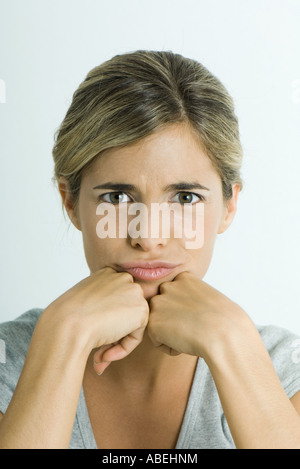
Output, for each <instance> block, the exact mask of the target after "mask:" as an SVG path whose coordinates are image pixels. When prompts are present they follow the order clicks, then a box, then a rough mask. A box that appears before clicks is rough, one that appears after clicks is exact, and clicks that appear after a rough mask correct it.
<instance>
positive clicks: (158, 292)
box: [0, 124, 300, 448]
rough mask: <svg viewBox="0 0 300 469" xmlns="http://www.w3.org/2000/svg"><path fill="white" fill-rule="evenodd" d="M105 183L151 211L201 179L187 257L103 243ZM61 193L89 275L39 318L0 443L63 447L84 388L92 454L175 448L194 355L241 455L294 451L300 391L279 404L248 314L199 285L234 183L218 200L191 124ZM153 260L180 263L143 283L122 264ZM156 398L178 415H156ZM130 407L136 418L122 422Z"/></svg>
mask: <svg viewBox="0 0 300 469" xmlns="http://www.w3.org/2000/svg"><path fill="white" fill-rule="evenodd" d="M108 181H110V182H115V183H120V182H121V183H129V184H133V185H134V186H136V190H135V191H134V192H132V193H131V192H130V193H128V194H126V195H127V196H128V197H129V198H130V199H131V200H133V201H135V202H143V203H144V204H147V206H149V207H151V203H152V202H171V201H173V200H174V198H176V197H177V196H178V191H177V192H176V191H165V190H164V188H165V187H166V186H168V185H169V184H174V183H178V182H182V181H185V182H187V183H190V182H193V183H195V182H198V183H200V184H202V185H204V186H205V187H206V188H208V189H209V190H204V189H201V190H199V189H197V190H193V192H195V193H196V194H198V195H201V196H202V197H204V201H197V203H203V204H204V215H205V216H204V245H203V246H202V247H201V248H199V249H190V250H189V249H186V245H185V241H186V240H185V239H184V238H182V239H178V238H174V237H172V236H170V237H169V238H153V239H151V238H150V237H148V238H131V237H130V236H128V237H127V238H106V239H100V238H99V237H98V236H97V233H96V225H97V222H98V220H99V216H98V215H97V214H96V208H97V206H98V204H99V201H103V196H104V194H107V193H108V192H109V191H108V190H107V189H101V190H100V189H97V190H95V189H93V188H94V187H96V186H97V185H101V184H104V183H106V182H108ZM59 189H60V193H61V196H62V199H63V202H64V205H65V208H66V210H67V212H68V215H69V217H70V219H71V221H72V223H73V224H74V225H75V226H76V228H77V229H79V230H81V232H82V237H83V244H84V249H85V255H86V259H87V263H88V266H89V268H90V271H91V275H90V276H89V277H87V278H86V279H84V280H82V281H81V282H79V283H78V284H77V285H75V286H74V287H73V288H71V289H70V290H68V291H67V292H66V293H64V294H63V295H61V296H60V297H59V298H57V299H56V300H55V301H54V302H53V303H51V304H50V305H49V306H48V308H46V309H45V311H44V313H43V314H42V316H41V318H40V320H39V322H38V324H37V327H36V329H35V332H34V335H33V338H32V342H31V344H30V347H29V351H28V354H27V358H26V361H25V366H24V370H23V372H22V374H21V378H20V381H19V384H18V387H17V389H16V391H15V393H14V396H13V399H12V401H11V404H10V406H9V408H8V410H7V412H6V414H5V416H4V418H3V420H2V421H1V424H0V447H3V448H4V447H37V446H38V447H68V445H69V440H70V435H71V431H72V427H73V422H74V415H75V412H76V406H77V402H78V395H79V392H80V388H81V385H82V383H83V385H84V389H85V394H86V398H87V405H88V409H89V414H90V418H91V422H92V426H93V431H94V434H95V437H96V441H97V442H98V443H99V446H100V447H102V448H105V447H108V448H113V447H123V448H130V447H131V448H137V447H144V448H145V447H147V448H151V447H153V448H155V447H158V446H157V445H158V444H160V445H161V444H163V445H165V446H163V447H165V448H171V447H174V445H175V444H176V434H174V432H173V433H172V429H173V428H174V427H176V428H180V422H181V420H182V417H183V414H184V409H185V404H186V402H187V398H188V395H189V391H190V386H191V383H192V379H193V373H194V371H195V365H196V362H197V359H198V357H202V358H203V359H204V360H205V361H206V363H207V365H208V366H209V369H210V371H211V374H212V376H213V378H214V381H215V383H216V386H217V389H218V393H219V396H220V400H221V404H222V406H223V409H224V412H225V416H226V418H227V421H228V423H229V426H230V430H231V433H232V435H233V438H234V441H235V444H236V446H237V447H238V448H259V447H262V448H282V447H284V448H299V447H300V444H299V442H300V419H299V413H297V410H298V412H300V402H299V400H300V399H299V395H300V394H299V393H297V394H296V395H295V396H294V397H293V399H292V400H291V401H289V399H288V398H287V396H286V395H285V393H284V390H283V389H282V387H281V384H280V382H279V379H278V377H277V376H276V373H275V370H274V368H273V366H272V363H271V360H270V357H269V355H268V353H267V351H266V349H265V347H264V345H263V343H262V341H261V339H260V336H259V334H258V332H257V330H256V328H255V326H254V325H253V323H252V321H251V320H250V318H249V317H248V315H247V314H246V312H245V311H244V310H243V309H242V308H241V307H240V306H239V305H237V304H236V303H234V302H233V301H232V300H230V299H229V298H227V297H226V296H225V295H223V294H222V293H221V292H219V291H217V290H216V289H214V288H213V287H211V286H210V285H208V284H207V283H206V282H204V281H203V277H204V275H205V273H206V271H207V269H208V267H209V264H210V262H211V258H212V255H213V247H214V243H215V240H216V237H217V235H219V234H221V233H223V232H224V231H225V230H226V229H227V228H228V227H229V226H230V224H231V222H232V221H233V219H234V215H235V213H236V210H237V199H238V194H239V187H238V186H237V185H235V186H233V196H232V199H230V200H229V201H224V199H223V195H222V186H221V180H220V177H219V175H218V174H217V172H216V171H215V169H214V168H213V167H212V164H211V162H210V160H209V158H208V157H207V155H206V154H205V152H204V150H203V148H202V147H201V145H200V143H199V141H198V139H197V138H196V136H195V134H194V133H193V132H192V130H191V128H190V127H189V126H188V125H187V124H177V125H172V126H169V127H167V128H164V129H162V130H160V131H158V132H156V133H154V134H153V135H151V136H150V137H147V138H146V139H144V140H143V141H141V142H139V143H136V144H133V145H130V146H126V147H124V148H119V149H112V150H109V151H107V152H105V153H104V154H102V155H101V157H99V158H98V159H96V160H95V162H94V164H93V165H92V166H91V167H90V169H89V170H88V171H86V172H85V173H84V175H83V178H82V183H81V189H80V195H79V200H78V201H75V200H74V199H73V197H72V194H71V193H70V191H69V187H68V182H67V180H66V179H64V178H61V180H60V183H59ZM119 209H120V207H118V208H117V210H119ZM150 259H151V260H153V259H160V260H164V261H166V262H176V263H177V264H178V266H177V267H176V269H175V270H174V271H173V272H172V274H170V275H168V276H167V277H165V278H163V279H160V280H153V281H141V280H136V279H134V278H133V277H132V276H131V274H129V273H127V272H124V271H121V269H120V268H119V265H120V264H122V263H127V262H132V261H136V260H150ZM50 331H51V333H50ZM174 355H176V358H175V357H174ZM53 357H55V367H53ZM99 374H100V375H101V376H98V375H99ZM37 377H38V378H37ZM32 383H34V386H33V385H32ZM66 389H68V396H67V398H66V396H65V392H66V391H65V390H66ZM107 395H109V396H110V399H109V400H107V398H106V396H107ZM233 395H234V396H235V399H233V398H232V396H233ZM163 396H168V398H169V399H170V401H171V402H174V403H176V406H170V408H174V407H176V408H177V406H178V411H176V412H175V413H174V414H172V415H166V412H165V408H166V407H165V405H166V404H165V403H164V401H162V398H163ZM131 401H132V403H133V404H132V405H133V412H132V413H130V412H129V413H128V414H126V413H125V414H124V412H125V411H126V409H127V408H130V406H129V403H130V402H131ZM111 402H112V403H113V406H112V408H110V403H111ZM168 414H169V413H168ZM120 415H122V418H121V419H120V418H119V416H120ZM138 415H143V420H144V421H143V422H142V423H141V422H140V421H139V420H138V419H137V420H136V416H138ZM162 415H163V416H164V417H163V419H162ZM153 416H154V417H153ZM156 421H157V422H159V425H157V424H156ZM279 421H280V425H278V422H279ZM162 423H163V425H162ZM128 426H130V427H131V429H132V430H134V429H136V433H135V432H134V431H132V432H127V431H126V429H127V427H128ZM162 428H163V430H162ZM169 435H170V436H169ZM155 438H157V439H155ZM120 444H122V445H123V446H117V445H120ZM114 445H115V446H114ZM145 445H147V446H145ZM160 447H162V446H160Z"/></svg>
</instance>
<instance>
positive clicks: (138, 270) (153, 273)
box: [126, 267, 175, 280]
mask: <svg viewBox="0 0 300 469" xmlns="http://www.w3.org/2000/svg"><path fill="white" fill-rule="evenodd" d="M173 270H175V267H174V268H172V269H171V268H167V267H156V268H155V269H143V268H142V267H132V268H130V269H126V272H129V273H130V274H131V275H132V276H133V277H134V278H136V279H139V280H159V279H160V278H164V277H166V276H167V275H169V274H170V273H171V272H173Z"/></svg>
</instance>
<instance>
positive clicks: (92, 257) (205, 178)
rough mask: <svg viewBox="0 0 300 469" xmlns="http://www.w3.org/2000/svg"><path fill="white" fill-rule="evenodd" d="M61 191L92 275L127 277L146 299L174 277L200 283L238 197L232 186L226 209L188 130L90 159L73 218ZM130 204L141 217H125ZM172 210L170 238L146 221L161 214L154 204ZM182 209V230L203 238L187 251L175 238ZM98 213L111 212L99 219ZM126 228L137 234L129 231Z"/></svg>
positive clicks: (172, 129)
mask: <svg viewBox="0 0 300 469" xmlns="http://www.w3.org/2000/svg"><path fill="white" fill-rule="evenodd" d="M99 186H101V187H99ZM59 187H60V192H61V195H62V197H63V201H64V204H65V207H66V209H67V211H68V214H69V216H70V218H71V220H72V222H73V223H74V225H75V226H76V227H77V228H78V229H79V230H81V231H82V236H83V243H84V250H85V255H86V260H87V263H88V266H89V268H90V271H91V273H92V272H95V271H97V270H99V269H101V268H103V267H105V266H110V267H112V268H114V269H115V270H117V271H128V272H130V273H131V274H132V275H133V276H134V279H135V281H136V282H138V283H139V284H140V285H141V287H142V288H143V291H144V296H145V298H146V299H150V298H151V297H152V296H154V295H156V294H157V293H158V292H159V285H160V284H161V283H162V282H165V281H171V280H173V279H174V278H175V277H176V275H178V274H179V273H180V272H183V271H188V272H191V273H193V274H195V275H196V276H198V277H199V278H203V277H204V275H205V273H206V271H207V269H208V267H209V264H210V260H211V257H212V253H213V247H214V243H215V239H216V235H217V234H218V233H222V232H223V231H225V230H226V228H227V227H228V226H229V225H230V223H231V221H232V219H233V217H234V214H235V211H236V203H237V197H238V192H239V187H238V186H234V187H233V197H232V199H231V200H230V201H226V203H225V202H224V200H223V195H222V184H221V179H220V177H219V175H218V173H217V172H216V171H215V169H214V168H213V166H212V164H211V162H210V160H209V158H208V157H207V156H206V154H205V152H204V150H203V149H202V148H201V146H200V144H199V141H198V140H197V137H196V136H195V135H194V134H193V132H192V130H191V128H190V127H189V126H188V125H187V124H176V125H170V126H168V127H166V128H164V129H163V130H160V131H157V132H156V133H154V134H152V135H151V136H149V137H146V138H145V139H143V140H142V141H140V142H139V143H135V144H132V145H128V146H125V147H123V148H116V149H111V150H108V151H106V152H104V153H103V154H102V155H101V156H100V157H99V158H96V159H95V162H94V163H93V164H92V166H90V168H89V169H88V170H87V171H86V172H85V173H84V175H83V178H82V183H81V188H80V195H79V201H78V205H77V208H76V210H75V209H74V207H73V204H72V200H71V199H70V198H69V196H68V195H67V194H68V192H67V191H66V187H67V186H66V183H65V181H64V180H63V179H62V180H61V181H60V185H59ZM126 202H127V203H126ZM135 203H139V207H142V208H145V210H142V211H140V212H137V211H135V212H132V213H131V215H129V216H128V217H127V210H128V207H130V206H132V208H133V207H134V205H133V204H135ZM174 203H176V205H174V207H175V206H176V207H178V210H179V212H177V218H176V221H175V222H174V221H173V218H172V216H169V220H170V221H169V222H170V230H169V233H168V232H167V231H166V229H164V230H163V224H162V221H159V220H162V219H159V218H154V217H153V218H152V219H151V214H152V215H153V214H154V213H157V212H155V210H157V207H158V206H161V207H162V205H158V204H164V206H165V207H171V204H174ZM99 204H100V205H99ZM199 204H201V206H198V205H199ZM187 205H189V206H190V207H189V209H187V211H188V215H187V218H185V219H184V222H186V223H187V222H188V220H189V221H191V219H192V220H193V223H194V224H193V228H194V229H195V228H197V230H198V231H199V230H202V231H201V232H202V233H203V235H204V239H203V243H201V245H199V243H198V245H197V243H194V244H193V243H190V244H188V243H187V236H189V235H185V233H186V232H185V229H184V226H183V228H182V234H181V236H180V237H178V235H176V236H175V234H174V233H175V232H174V230H175V227H176V226H177V227H178V226H179V224H181V218H180V213H182V214H183V209H184V208H185V207H186V206H187ZM197 206H198V209H197ZM135 207H136V206H135ZM104 208H107V209H108V210H109V211H108V212H104V210H103V209H104ZM101 209H102V212H101ZM180 209H182V212H180ZM108 213H109V214H110V218H108ZM170 213H171V212H169V215H170ZM133 214H135V215H133ZM141 214H142V215H141ZM139 215H140V216H139ZM105 216H106V218H105ZM165 216H166V217H168V211H167V212H165ZM119 217H121V218H119ZM124 217H125V218H124ZM178 217H179V218H178ZM101 220H102V222H103V223H102V225H101ZM119 220H120V221H119ZM125 220H126V224H124V223H125ZM151 220H157V221H158V231H156V234H153V232H152V233H151V226H152V225H151V224H153V225H154V221H153V222H152V221H151ZM104 221H106V222H107V224H106V225H105V223H104ZM138 222H140V223H138ZM147 222H148V225H147ZM184 222H183V223H184ZM130 223H131V227H134V228H135V230H128V229H127V228H128V227H129V226H130ZM100 226H102V228H103V229H104V230H106V232H107V233H106V234H107V237H106V238H103V235H101V234H100ZM124 226H125V228H124ZM181 226H182V225H181ZM114 227H115V228H116V230H114V229H113V228H114ZM120 227H121V229H122V233H123V235H122V236H120V232H119V228H120ZM147 227H148V231H147ZM124 229H125V232H124ZM145 230H146V231H145ZM133 231H134V232H133ZM124 233H125V234H124ZM100 236H102V238H101V237H100ZM191 246H192V248H191ZM147 262H148V264H147Z"/></svg>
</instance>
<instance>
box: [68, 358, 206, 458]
mask: <svg viewBox="0 0 300 469" xmlns="http://www.w3.org/2000/svg"><path fill="white" fill-rule="evenodd" d="M203 367H204V361H203V360H202V359H201V358H199V359H198V361H197V366H196V370H195V373H194V378H193V382H192V386H191V390H190V394H189V397H188V402H187V406H186V409H185V413H184V417H183V421H182V424H181V428H180V432H179V436H178V439H177V443H176V446H175V449H183V448H189V443H190V439H191V434H192V432H193V428H194V425H195V423H196V420H197V414H198V412H197V405H199V402H200V395H201V392H202V387H203V380H201V379H200V377H201V375H202V372H201V371H202V369H203ZM76 420H77V424H78V428H79V432H80V435H81V439H82V442H83V447H84V449H101V448H98V447H97V443H96V440H95V437H94V433H93V429H92V425H91V421H90V418H89V414H88V410H87V405H86V400H85V396H84V391H83V387H81V391H80V396H79V402H78V407H77V412H76ZM158 449H159V448H158Z"/></svg>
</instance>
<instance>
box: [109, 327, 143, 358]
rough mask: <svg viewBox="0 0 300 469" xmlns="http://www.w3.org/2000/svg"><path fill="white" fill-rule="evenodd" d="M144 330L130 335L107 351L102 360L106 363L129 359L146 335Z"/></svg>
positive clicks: (138, 330)
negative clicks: (128, 356)
mask: <svg viewBox="0 0 300 469" xmlns="http://www.w3.org/2000/svg"><path fill="white" fill-rule="evenodd" d="M144 330H145V329H144V328H141V329H137V330H136V331H134V332H132V333H131V334H128V335H127V336H126V337H124V338H123V339H121V340H120V341H119V342H118V343H117V344H116V345H114V346H113V347H110V348H109V349H107V350H105V351H104V353H103V356H102V359H103V360H104V361H105V362H108V361H109V362H112V361H115V360H121V359H122V358H125V357H127V355H129V354H130V353H131V352H132V351H133V350H134V349H135V348H136V347H137V346H138V345H139V344H140V343H141V341H142V339H143V335H144Z"/></svg>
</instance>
